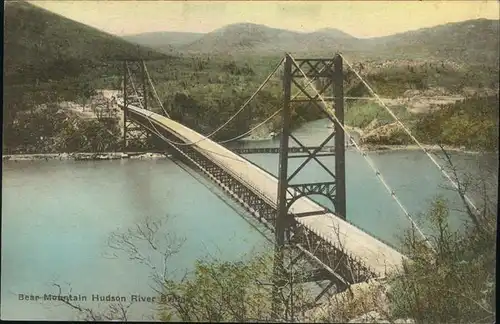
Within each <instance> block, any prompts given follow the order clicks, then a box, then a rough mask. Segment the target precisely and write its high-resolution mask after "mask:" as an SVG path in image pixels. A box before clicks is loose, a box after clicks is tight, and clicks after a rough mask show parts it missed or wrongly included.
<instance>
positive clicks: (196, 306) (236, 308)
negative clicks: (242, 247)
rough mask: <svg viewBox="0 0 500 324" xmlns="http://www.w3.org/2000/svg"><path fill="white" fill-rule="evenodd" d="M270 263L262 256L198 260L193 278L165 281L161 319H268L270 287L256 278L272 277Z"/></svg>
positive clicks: (234, 320) (211, 320) (236, 320)
mask: <svg viewBox="0 0 500 324" xmlns="http://www.w3.org/2000/svg"><path fill="white" fill-rule="evenodd" d="M269 261H270V262H269ZM270 264H272V260H271V259H269V258H268V257H263V256H256V257H254V258H252V259H251V260H249V261H247V262H223V261H218V260H215V261H212V262H206V261H199V262H197V263H196V265H195V270H194V273H193V274H192V277H191V278H189V279H187V280H184V281H182V282H174V281H169V282H166V283H165V289H164V292H163V293H164V295H165V297H164V298H163V299H164V300H166V301H165V303H164V304H162V305H161V308H162V311H161V314H162V320H167V319H175V320H180V321H198V322H200V321H201V322H203V321H208V322H226V321H229V322H247V321H249V320H250V321H251V320H252V319H254V320H255V319H265V318H269V314H270V303H269V302H270V287H269V286H265V285H259V284H258V283H257V281H258V280H259V279H260V280H266V279H264V278H266V277H269V276H270V271H271V269H270ZM267 280H268V278H267Z"/></svg>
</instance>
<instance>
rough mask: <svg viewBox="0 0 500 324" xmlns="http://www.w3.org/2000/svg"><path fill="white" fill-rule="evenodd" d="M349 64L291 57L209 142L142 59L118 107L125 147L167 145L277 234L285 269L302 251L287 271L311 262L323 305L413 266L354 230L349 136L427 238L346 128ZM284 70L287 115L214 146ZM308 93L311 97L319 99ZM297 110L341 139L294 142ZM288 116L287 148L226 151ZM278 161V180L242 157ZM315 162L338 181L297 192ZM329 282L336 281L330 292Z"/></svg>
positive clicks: (126, 67) (310, 276)
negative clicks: (181, 116) (177, 116)
mask: <svg viewBox="0 0 500 324" xmlns="http://www.w3.org/2000/svg"><path fill="white" fill-rule="evenodd" d="M344 64H346V65H347V66H348V67H349V68H350V69H353V67H352V65H351V64H350V63H349V62H348V61H347V60H345V58H344V57H343V56H342V55H341V54H336V55H335V57H333V58H329V59H328V58H327V59H309V58H305V59H295V58H294V57H292V56H291V55H289V54H287V55H286V56H285V58H284V59H282V60H281V61H280V63H279V64H278V65H277V67H276V68H275V69H274V71H273V72H272V73H271V74H270V75H269V76H268V77H267V78H266V80H265V81H264V82H263V83H262V84H261V86H260V87H259V88H258V89H257V90H256V91H255V93H254V94H253V95H252V96H251V97H250V98H249V99H248V100H247V101H246V102H245V103H244V104H243V105H242V107H241V108H240V109H239V110H238V111H237V112H236V113H235V114H234V115H233V116H232V117H231V118H229V120H228V121H226V122H225V123H223V124H222V125H221V126H220V127H218V128H217V129H216V130H214V131H213V132H212V133H211V134H209V135H202V134H199V133H198V132H196V131H194V130H192V129H190V128H189V127H186V126H184V125H182V124H181V123H179V122H177V121H175V120H173V119H171V118H170V116H169V113H168V112H167V111H166V110H165V108H164V107H163V104H162V102H161V100H160V98H159V97H158V94H157V93H156V90H155V87H154V84H153V82H152V79H151V77H150V75H149V73H148V71H147V67H146V63H145V62H144V61H142V60H125V61H124V62H123V71H124V75H123V97H120V98H118V99H117V104H118V105H119V107H120V108H121V109H122V110H123V117H124V134H123V136H124V137H123V141H124V148H125V147H126V146H127V143H129V142H130V141H132V140H140V139H144V138H146V137H147V136H150V135H153V136H155V137H156V138H158V139H161V141H162V142H163V143H165V144H166V147H168V150H169V152H170V153H171V154H173V155H175V157H176V158H177V159H178V160H181V161H182V162H183V163H184V164H185V165H187V166H188V167H190V168H191V169H193V170H196V171H198V172H201V173H202V174H204V175H205V176H206V177H207V178H208V179H210V180H211V181H212V182H213V183H214V184H216V185H218V186H219V187H220V188H222V189H223V190H224V191H225V193H226V194H227V195H228V196H229V197H231V198H232V199H234V201H235V202H237V203H238V204H240V205H241V206H242V207H244V208H245V209H246V210H247V211H248V213H249V214H251V215H252V216H253V218H254V219H255V220H257V221H258V222H260V223H261V224H262V225H263V226H265V227H266V228H267V229H268V230H269V232H270V233H273V237H272V239H271V240H272V242H273V243H274V244H275V247H276V249H275V251H276V257H275V262H276V260H278V261H279V262H281V263H283V257H284V253H285V252H286V251H289V252H290V251H293V252H290V262H289V264H288V265H286V267H285V266H284V265H283V264H281V266H282V267H285V268H287V269H291V268H292V267H293V266H294V265H297V264H298V263H299V260H306V261H307V263H308V264H310V265H311V267H309V268H308V270H307V271H304V273H306V275H304V276H303V278H302V279H301V280H302V282H318V283H319V282H322V288H323V289H322V291H321V293H320V294H319V295H318V296H317V297H316V301H318V300H319V299H320V298H321V297H322V296H324V295H325V294H327V293H328V292H329V290H330V289H331V288H332V287H335V289H336V291H341V290H343V289H345V288H347V287H348V286H350V285H353V284H356V283H360V282H363V281H366V280H368V279H371V278H380V277H385V276H387V275H389V274H390V273H392V272H394V271H396V270H397V269H400V268H401V266H402V263H403V261H404V260H405V259H407V258H406V256H404V255H403V254H401V253H400V252H399V251H397V250H396V249H394V248H393V247H391V246H389V245H388V244H386V243H384V242H382V241H381V240H379V239H377V238H375V237H373V236H372V235H370V234H368V233H366V232H365V231H363V230H362V229H360V228H358V227H356V226H355V225H353V224H351V223H349V222H348V217H347V215H346V192H345V147H346V145H345V142H346V138H345V136H347V140H348V142H350V143H352V145H353V146H354V147H355V148H356V149H357V150H358V151H359V152H360V153H361V154H362V156H363V157H364V158H365V159H366V161H367V163H368V164H369V166H370V167H371V168H372V170H373V171H374V172H375V174H376V176H377V177H378V179H379V180H380V181H381V182H382V184H383V185H384V187H385V188H386V189H387V191H388V193H389V194H390V195H391V197H392V198H393V199H394V200H395V201H396V202H397V204H398V205H399V206H400V208H401V209H402V211H403V213H404V214H405V215H406V217H408V219H409V220H410V222H411V223H412V225H413V226H414V227H415V229H416V230H417V231H418V232H419V233H420V234H421V235H422V237H423V238H424V239H425V236H424V234H423V232H422V231H420V229H419V227H418V226H417V224H416V223H415V222H414V221H413V219H412V217H411V215H410V214H409V213H408V212H407V210H406V209H405V207H404V206H403V204H402V203H401V202H400V201H399V199H398V197H397V196H396V194H395V192H394V191H393V190H392V189H391V188H390V187H389V185H388V184H387V182H386V181H385V180H384V178H383V176H382V175H381V173H380V172H379V171H378V169H377V168H376V166H375V165H374V163H373V161H371V159H370V158H369V156H368V155H367V154H366V153H365V152H363V151H362V150H361V148H360V146H359V145H358V144H357V143H356V142H355V141H354V139H353V137H352V136H350V135H349V134H348V132H347V131H346V129H345V127H344V120H343V119H344V116H343V115H344V100H345V98H344V94H343V90H344V88H343V82H344V72H343V65H344ZM134 67H135V69H136V70H135V71H137V70H140V73H141V75H142V78H140V79H141V80H139V82H138V81H137V80H135V82H134V73H133V72H134ZM279 68H283V70H284V71H283V75H282V82H283V92H284V98H283V106H282V107H277V110H276V112H275V113H274V114H272V115H271V116H270V117H269V118H267V119H265V120H264V121H263V122H262V123H260V124H258V125H257V126H255V127H253V128H252V129H251V130H249V131H247V132H245V133H243V134H241V135H239V136H237V137H235V138H233V139H230V140H226V141H220V142H216V141H214V140H212V139H211V138H212V137H213V136H214V135H215V134H216V133H217V132H219V131H220V130H221V129H223V128H224V127H225V126H227V125H228V124H229V123H230V122H231V121H232V120H233V119H234V118H235V117H236V116H237V115H238V114H239V113H241V111H243V110H244V109H245V108H246V107H247V105H248V103H249V102H250V101H251V100H252V99H253V98H254V97H255V96H256V94H257V93H258V92H259V91H260V90H261V89H262V88H263V87H264V85H265V84H266V83H267V82H268V81H269V79H270V78H271V77H272V76H273V75H274V74H275V72H276V71H277V70H278V69H279ZM354 73H355V76H356V77H357V78H359V80H360V81H361V82H362V83H363V84H364V85H365V86H366V87H367V88H368V90H369V91H370V92H371V93H372V95H373V97H372V98H370V100H372V99H373V98H375V100H377V99H378V100H379V101H380V103H381V104H382V106H383V107H384V108H385V109H387V110H388V111H389V112H390V113H391V115H392V116H393V117H394V118H395V120H396V121H398V123H400V126H401V127H403V129H404V130H405V131H406V132H407V133H408V134H409V135H410V136H411V137H412V139H413V140H414V141H415V142H416V143H417V144H418V145H420V143H419V142H418V141H417V140H416V139H415V138H414V137H413V136H412V135H411V133H410V132H409V130H408V129H407V128H406V127H405V126H404V125H403V124H402V123H401V122H400V121H399V120H398V119H397V117H396V116H395V115H394V114H393V113H392V111H390V109H389V108H388V107H387V106H386V105H385V104H384V103H383V102H382V100H381V99H380V98H379V97H378V96H377V95H376V94H375V93H374V92H373V90H372V89H371V87H370V86H369V85H368V84H367V83H366V81H365V80H364V79H363V78H362V77H361V76H360V75H359V74H358V73H357V72H356V71H354ZM319 78H324V79H326V80H327V82H326V83H324V84H325V85H323V86H322V87H321V88H320V89H319V90H318V89H317V88H316V86H315V80H317V79H319ZM292 85H294V87H295V88H296V89H299V92H298V93H297V94H296V95H294V96H292V95H291V90H292ZM330 88H333V95H334V96H333V97H329V98H327V97H326V96H324V93H325V91H327V90H328V89H330ZM307 89H311V90H312V93H311V91H310V90H307ZM151 92H152V93H153V94H154V97H155V99H156V101H157V102H158V105H159V108H161V111H162V112H161V113H157V112H153V111H151V109H149V108H150V107H151V102H150V100H149V99H148V93H151ZM299 95H302V98H298V96H299ZM304 96H305V99H304ZM327 101H329V103H327ZM293 102H308V103H309V104H310V105H311V106H313V107H315V108H317V109H319V110H321V111H322V112H323V113H324V114H325V116H326V117H327V118H328V119H330V121H331V122H332V124H333V125H334V131H333V132H332V133H331V134H330V135H329V136H327V138H326V139H325V140H324V141H323V142H322V143H321V144H320V145H319V146H315V147H311V146H306V145H304V144H303V143H302V142H301V141H300V140H299V139H297V138H296V137H295V136H294V135H293V134H292V133H291V131H290V115H291V109H290V104H291V103H293ZM279 113H281V117H282V127H281V134H280V135H281V144H280V147H279V148H260V149H256V150H255V151H252V150H248V149H247V150H246V151H245V149H233V150H231V149H229V148H227V147H225V146H224V144H226V143H229V142H231V141H235V140H239V139H241V138H243V137H245V136H247V135H248V134H250V133H251V132H252V131H253V130H254V129H256V128H258V127H260V126H262V125H263V124H265V123H267V122H268V121H269V120H271V119H272V118H274V117H275V116H277V115H278V114H279ZM134 132H135V133H134ZM137 134H139V135H137ZM332 139H334V140H335V145H334V146H328V145H327V143H328V142H329V141H330V140H332ZM290 141H291V142H295V143H297V144H298V146H295V147H290V146H289V142H290ZM420 147H421V148H422V150H424V152H425V153H426V154H427V155H428V157H429V158H430V159H431V160H432V161H433V162H434V164H436V166H438V167H439V168H440V170H441V171H442V172H443V174H444V175H445V176H446V177H447V178H448V179H449V180H450V181H452V183H453V184H455V183H454V182H453V180H452V179H451V178H450V176H449V175H448V174H447V173H446V172H445V171H444V169H443V168H442V167H441V166H440V165H439V163H438V162H437V161H436V160H435V159H434V157H432V156H431V155H430V154H429V153H428V152H427V151H426V150H425V149H424V148H423V147H422V145H420ZM259 150H260V151H259ZM270 152H274V153H279V155H280V162H279V164H280V165H279V173H278V176H277V177H276V176H274V175H272V174H270V173H269V172H267V171H266V170H264V169H262V168H260V167H259V166H257V165H255V164H254V163H252V162H251V161H249V160H248V159H246V158H245V157H243V156H241V155H240V154H248V153H270ZM330 156H334V159H335V170H330V169H329V168H327V167H326V166H325V165H324V164H323V163H322V162H321V160H320V159H319V158H320V157H330ZM294 158H301V159H303V162H302V164H301V165H300V166H299V167H298V168H297V169H296V170H295V171H294V172H289V171H290V170H289V168H288V161H289V160H290V159H294ZM313 160H314V161H316V162H318V164H320V165H321V166H322V167H323V168H324V169H325V170H326V171H327V173H328V175H329V179H324V181H322V182H302V183H300V182H299V183H297V182H294V183H292V180H293V179H294V177H295V176H296V175H297V173H299V172H300V171H301V170H302V169H303V168H304V166H305V165H307V164H308V163H310V162H311V161H313ZM290 173H292V174H291V175H290ZM455 185H456V184H455ZM311 195H322V196H325V197H327V198H328V199H329V200H330V201H331V202H332V205H333V206H334V208H333V209H331V208H329V207H325V206H323V205H320V204H319V203H317V202H315V201H313V200H312V199H311V198H310V196H311ZM471 204H472V202H471ZM472 205H473V204H472ZM324 282H327V284H326V286H325V285H324Z"/></svg>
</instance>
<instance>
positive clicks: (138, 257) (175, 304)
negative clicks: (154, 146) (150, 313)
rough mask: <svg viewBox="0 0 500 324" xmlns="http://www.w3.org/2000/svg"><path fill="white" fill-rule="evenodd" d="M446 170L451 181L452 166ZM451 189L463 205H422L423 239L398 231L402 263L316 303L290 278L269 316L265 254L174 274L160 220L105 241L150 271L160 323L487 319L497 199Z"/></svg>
mask: <svg viewBox="0 0 500 324" xmlns="http://www.w3.org/2000/svg"><path fill="white" fill-rule="evenodd" d="M446 156H447V158H448V161H451V158H449V156H448V155H446ZM450 168H451V169H452V170H455V171H453V172H452V173H453V175H452V177H453V178H454V179H455V180H458V178H456V177H457V173H456V169H455V167H454V166H453V164H451V165H450ZM494 172H496V170H494ZM490 176H497V174H491V175H490ZM473 185H474V186H473ZM458 187H459V189H458V190H457V194H458V195H459V196H460V197H461V198H462V202H463V205H460V204H459V206H450V205H449V204H448V202H447V201H446V200H444V199H443V198H441V197H436V199H435V200H434V201H433V202H432V203H431V204H430V205H429V208H428V210H427V211H426V212H425V216H426V217H425V218H424V219H423V220H425V221H427V222H428V223H429V224H430V226H429V227H428V228H427V229H426V231H425V232H426V236H427V238H426V239H423V238H422V237H421V236H420V235H419V234H417V233H416V231H415V229H414V228H413V229H408V230H407V231H406V232H405V235H404V236H403V239H402V249H403V250H402V252H403V253H404V254H405V255H407V256H408V258H409V260H408V261H407V262H404V263H403V267H402V269H400V270H399V271H397V272H396V273H392V274H390V275H389V276H387V277H386V278H383V279H375V280H369V281H368V282H366V283H360V284H357V285H353V286H352V287H350V288H349V289H348V290H346V291H344V292H342V293H340V294H335V295H333V296H332V297H329V298H326V300H325V299H324V300H323V303H322V304H321V305H318V304H315V303H314V302H313V301H314V297H315V294H313V293H312V292H311V291H310V290H309V289H308V288H306V287H305V286H301V285H300V284H295V285H294V288H293V291H290V290H289V289H288V288H287V287H288V286H287V285H286V284H285V285H284V286H283V287H284V289H282V290H279V292H280V293H279V295H278V300H279V301H280V302H282V303H283V305H286V307H283V308H281V312H279V313H278V314H275V313H273V312H272V308H271V305H272V296H273V281H272V279H273V277H272V273H273V257H272V252H271V253H270V252H266V251H265V252H256V253H251V254H249V255H246V256H244V257H241V258H240V259H239V260H234V261H227V260H223V259H220V258H217V257H214V256H207V257H205V258H203V259H200V260H199V261H198V262H196V264H195V265H194V266H193V269H192V271H188V272H186V274H185V275H184V276H182V275H181V276H179V275H176V276H174V275H173V274H174V271H173V269H170V268H169V266H168V264H169V260H170V258H171V257H172V256H174V255H176V254H178V253H182V252H181V251H182V249H181V247H182V243H183V241H182V239H181V238H179V237H176V236H175V235H174V233H170V232H168V230H166V232H163V230H165V227H164V226H162V224H161V223H162V222H161V221H160V220H157V221H155V220H154V219H153V218H150V217H145V219H144V224H142V223H141V224H138V225H137V227H134V228H131V229H129V230H128V231H124V232H116V233H113V234H112V235H111V236H110V240H109V247H110V248H112V251H114V252H116V253H117V254H116V255H121V256H123V257H127V258H129V259H130V260H135V261H137V262H140V263H142V264H144V265H146V266H148V267H149V268H150V270H151V277H152V278H153V279H154V283H155V285H153V287H154V288H153V289H154V290H155V291H156V293H157V294H158V295H159V299H158V300H160V302H159V303H158V312H157V319H159V320H162V321H197V322H222V321H231V322H233V321H237V322H266V323H269V322H270V321H272V320H273V319H274V320H277V321H279V322H285V323H288V322H322V323H324V322H327V323H338V322H342V323H346V322H349V323H360V322H365V323H366V322H370V323H387V322H390V323H491V322H492V321H493V320H494V318H495V315H496V297H495V276H496V213H495V211H496V207H497V202H496V199H494V197H491V196H490V194H491V193H489V192H487V191H478V190H479V189H475V191H474V192H472V191H471V188H481V187H482V185H481V182H480V181H476V182H475V183H467V182H465V181H460V182H459V186H458ZM466 194H467V195H474V194H476V195H477V194H480V195H479V196H480V197H481V199H480V200H476V206H477V207H478V210H479V212H476V211H475V210H474V208H473V207H472V206H471V205H470V204H469V203H467V202H466V199H465V195H466ZM493 194H496V193H493ZM455 208H460V209H462V210H463V212H464V213H465V214H466V215H467V216H468V221H467V222H466V223H465V224H464V226H463V227H462V228H454V226H452V225H451V223H452V220H451V218H452V217H455V216H456V215H453V214H452V210H453V209H455ZM163 225H167V224H165V223H164V224H163ZM165 233H166V234H165ZM120 253H121V254H120ZM296 275H298V273H296ZM294 278H295V279H297V277H294ZM288 280H291V279H290V276H288V275H287V276H284V277H283V278H280V281H281V282H282V283H286V282H288ZM290 296H293V298H290ZM72 307H73V308H75V309H78V310H79V311H80V312H83V313H86V314H87V315H88V316H87V318H88V319H94V320H96V319H103V317H102V316H101V317H100V315H99V314H97V313H95V312H92V310H91V309H84V308H82V307H80V306H78V305H73V306H72ZM110 309H114V310H117V311H116V312H115V313H114V315H113V316H111V317H106V319H113V320H122V321H126V320H127V309H128V307H127V305H111V306H110ZM292 314H293V319H294V321H292Z"/></svg>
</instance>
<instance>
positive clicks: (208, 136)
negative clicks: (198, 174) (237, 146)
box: [170, 59, 284, 146]
mask: <svg viewBox="0 0 500 324" xmlns="http://www.w3.org/2000/svg"><path fill="white" fill-rule="evenodd" d="M283 61H284V59H281V61H280V62H279V64H278V65H277V66H276V68H275V69H274V70H273V71H272V72H271V74H269V76H268V77H267V78H266V79H265V80H264V82H263V83H262V84H261V85H260V86H259V87H258V88H257V90H256V91H255V92H254V93H253V94H252V96H251V97H250V98H249V99H248V100H247V101H246V102H245V103H244V104H243V105H242V106H241V108H240V109H239V110H238V111H237V112H236V113H235V114H234V115H233V116H231V117H230V118H229V119H228V120H227V121H226V122H225V123H224V124H222V125H221V126H219V127H218V128H217V129H216V130H214V131H213V132H212V133H210V134H208V135H206V136H204V138H202V139H200V140H198V141H195V142H191V143H181V142H174V141H171V142H170V143H171V144H175V145H182V146H187V145H194V144H198V143H199V142H202V141H205V140H207V139H209V138H210V137H212V136H214V135H215V134H216V133H218V132H219V131H220V130H222V129H223V128H224V127H226V125H227V124H229V123H230V122H231V121H232V120H233V119H234V118H236V116H237V115H238V114H239V113H241V112H242V111H243V109H245V108H246V106H247V105H248V104H249V103H250V101H251V100H252V99H253V98H254V97H255V96H256V95H257V94H258V93H259V91H260V90H261V89H262V88H263V87H264V86H265V85H266V84H267V82H268V81H269V80H270V79H271V77H272V76H273V75H274V73H275V72H276V71H277V70H278V68H279V67H280V66H281V64H282V63H283Z"/></svg>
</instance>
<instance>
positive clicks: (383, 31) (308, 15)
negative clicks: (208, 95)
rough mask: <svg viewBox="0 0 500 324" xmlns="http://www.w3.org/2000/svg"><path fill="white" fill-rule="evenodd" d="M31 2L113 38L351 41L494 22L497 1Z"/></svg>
mask: <svg viewBox="0 0 500 324" xmlns="http://www.w3.org/2000/svg"><path fill="white" fill-rule="evenodd" d="M29 2H30V3H32V4H34V5H36V6H38V7H41V8H44V9H47V10H49V11H51V12H54V13H56V14H59V15H61V16H64V17H66V18H69V19H72V20H75V21H78V22H81V23H84V24H86V25H89V26H92V27H95V28H98V29H100V30H103V31H105V32H108V33H111V34H114V35H117V36H128V35H135V34H142V33H151V32H193V33H208V32H211V31H213V30H216V29H219V28H221V27H224V26H227V25H231V24H238V23H251V24H259V25H266V26H268V27H272V28H279V29H287V30H291V31H296V32H313V31H316V30H320V29H325V28H334V29H338V30H341V31H343V32H345V33H347V34H349V35H352V36H354V37H358V38H369V37H381V36H387V35H392V34H397V33H402V32H406V31H411V30H416V29H420V28H428V27H433V26H437V25H442V24H446V23H451V22H460V21H466V20H472V19H480V18H485V19H495V20H498V19H499V16H500V13H499V8H500V7H499V4H498V2H497V1H404V2H403V1H401V2H388V1H350V2H346V1H335V2H333V1H332V2H316V1H311V2H308V3H304V2H271V1H265V2H264V1H258V2H256V1H246V2H243V1H241V2H240V1H232V2H231V1H226V2H223V1H217V2H208V1H205V2H203V1H99V2H97V1H29ZM264 5H266V6H267V7H266V8H265V10H263V6H264ZM134 22H135V23H134ZM359 22H362V23H359Z"/></svg>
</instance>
